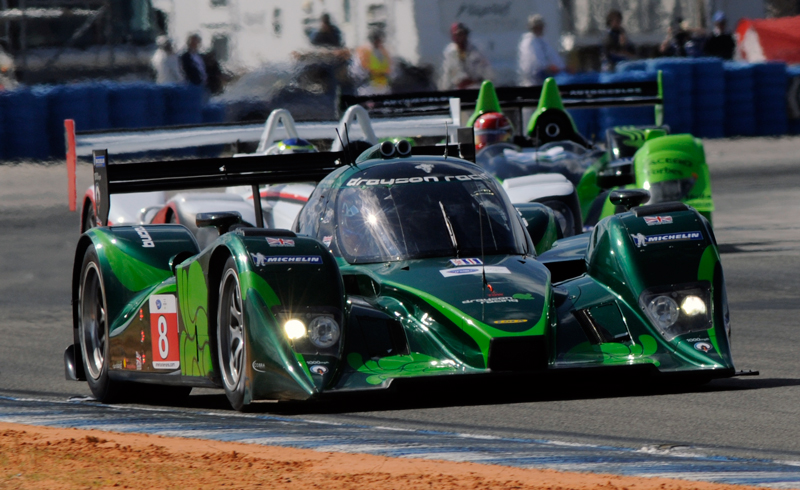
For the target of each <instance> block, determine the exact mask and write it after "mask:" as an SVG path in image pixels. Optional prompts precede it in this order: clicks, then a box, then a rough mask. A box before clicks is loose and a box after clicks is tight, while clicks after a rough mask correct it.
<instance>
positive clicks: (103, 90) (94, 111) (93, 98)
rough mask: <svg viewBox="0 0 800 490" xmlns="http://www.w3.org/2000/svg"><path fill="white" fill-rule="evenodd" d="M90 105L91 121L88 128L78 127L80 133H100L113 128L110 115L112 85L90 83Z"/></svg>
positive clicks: (88, 88) (88, 96)
mask: <svg viewBox="0 0 800 490" xmlns="http://www.w3.org/2000/svg"><path fill="white" fill-rule="evenodd" d="M87 90H88V93H87V98H88V104H89V121H88V122H87V126H85V127H82V126H78V127H77V128H76V129H77V130H78V131H99V130H102V129H108V128H110V127H111V115H110V114H109V98H110V96H109V94H110V93H111V85H110V84H108V83H90V84H88V87H87Z"/></svg>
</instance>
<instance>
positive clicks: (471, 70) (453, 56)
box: [439, 22, 493, 90]
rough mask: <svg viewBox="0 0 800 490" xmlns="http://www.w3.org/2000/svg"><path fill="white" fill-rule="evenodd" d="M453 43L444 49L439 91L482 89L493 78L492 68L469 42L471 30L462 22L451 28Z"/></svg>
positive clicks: (455, 23) (454, 24)
mask: <svg viewBox="0 0 800 490" xmlns="http://www.w3.org/2000/svg"><path fill="white" fill-rule="evenodd" d="M450 38H451V40H452V41H453V42H451V43H450V44H448V45H447V47H446V48H444V62H443V63H442V75H441V77H440V78H439V90H456V89H457V90H462V89H470V88H480V85H481V83H483V81H484V80H491V79H492V77H493V73H492V66H491V65H490V64H489V60H487V59H486V57H485V56H483V53H481V52H480V51H479V50H478V48H476V47H475V46H474V45H472V43H470V42H469V29H468V28H467V26H465V25H464V24H462V23H461V22H454V23H453V25H451V26H450Z"/></svg>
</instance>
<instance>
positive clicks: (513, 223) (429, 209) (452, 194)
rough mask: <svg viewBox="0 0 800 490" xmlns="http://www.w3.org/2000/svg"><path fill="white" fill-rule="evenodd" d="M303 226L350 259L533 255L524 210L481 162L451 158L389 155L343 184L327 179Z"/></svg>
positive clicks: (303, 218)
mask: <svg viewBox="0 0 800 490" xmlns="http://www.w3.org/2000/svg"><path fill="white" fill-rule="evenodd" d="M325 194H327V196H325V197H324V198H322V197H321V196H322V195H325ZM315 198H319V200H320V201H319V202H318V201H317V200H316V199H315ZM323 200H324V203H323V202H321V201H323ZM314 210H316V212H315V211H314ZM311 214H316V220H315V219H314V217H313V216H311ZM320 217H321V219H320ZM315 224H318V228H317V230H316V231H315V230H314V229H313V227H314V225H315ZM297 230H298V232H299V233H302V234H310V235H312V236H316V237H317V238H318V239H319V240H320V241H322V242H323V243H326V244H329V245H330V248H331V250H332V251H333V253H334V255H337V256H340V257H342V258H344V259H345V260H346V261H347V262H348V263H351V264H356V263H359V264H362V263H375V262H391V261H398V260H409V259H421V258H429V257H462V258H463V257H481V256H483V255H497V254H519V255H522V254H525V253H528V243H527V238H526V235H525V232H524V230H523V228H522V225H521V222H520V220H519V217H518V215H517V212H516V210H515V209H514V208H513V206H512V205H511V203H510V202H509V201H508V198H507V197H506V195H505V193H504V192H503V191H502V190H501V189H499V186H498V185H497V183H496V181H495V180H494V179H493V178H491V176H489V175H488V174H486V173H485V172H483V171H481V170H480V169H478V168H477V167H472V166H466V165H464V164H463V163H450V162H444V161H431V162H428V161H423V160H420V159H412V160H402V161H397V160H393V161H387V162H386V163H379V164H374V165H370V166H368V167H366V168H365V169H364V170H362V171H360V172H357V173H354V174H351V175H349V176H348V177H347V178H346V179H345V180H344V181H342V182H341V185H340V186H339V187H338V188H331V187H330V186H329V185H326V182H322V183H321V184H320V186H319V187H318V188H317V190H315V192H314V195H312V197H311V199H309V202H308V204H307V205H306V207H305V208H304V209H303V211H302V212H301V213H300V216H299V217H298V226H297Z"/></svg>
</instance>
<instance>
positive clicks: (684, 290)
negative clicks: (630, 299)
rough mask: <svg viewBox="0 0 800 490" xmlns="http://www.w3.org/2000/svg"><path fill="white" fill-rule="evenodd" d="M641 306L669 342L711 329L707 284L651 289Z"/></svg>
mask: <svg viewBox="0 0 800 490" xmlns="http://www.w3.org/2000/svg"><path fill="white" fill-rule="evenodd" d="M639 306H640V307H641V308H642V310H644V312H645V313H646V314H647V317H648V318H649V319H650V321H651V322H652V324H653V326H654V327H656V328H657V329H658V330H659V332H660V333H661V335H662V336H663V337H664V338H665V339H666V340H672V339H674V338H675V337H677V336H679V335H684V334H688V333H691V332H700V331H703V330H708V329H709V328H711V326H712V323H711V290H710V287H709V284H708V283H692V284H683V285H679V286H674V287H669V288H653V289H649V290H647V291H645V292H644V293H642V295H641V297H640V298H639Z"/></svg>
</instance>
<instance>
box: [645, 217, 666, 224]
mask: <svg viewBox="0 0 800 490" xmlns="http://www.w3.org/2000/svg"><path fill="white" fill-rule="evenodd" d="M644 222H645V223H647V226H654V225H668V224H671V223H672V216H645V217H644Z"/></svg>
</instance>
